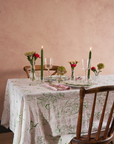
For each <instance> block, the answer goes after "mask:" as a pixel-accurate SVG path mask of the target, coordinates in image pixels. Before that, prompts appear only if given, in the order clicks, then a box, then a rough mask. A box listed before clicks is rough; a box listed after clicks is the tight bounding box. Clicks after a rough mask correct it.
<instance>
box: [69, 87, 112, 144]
mask: <svg viewBox="0 0 114 144" xmlns="http://www.w3.org/2000/svg"><path fill="white" fill-rule="evenodd" d="M110 91H114V85H113V86H101V87H97V88H91V89H85V88H84V87H81V88H80V107H79V114H78V122H77V128H76V129H77V131H76V137H74V138H73V139H72V140H71V141H70V144H110V143H111V144H113V143H114V115H113V113H114V95H113V99H112V101H113V102H112V103H113V104H112V106H111V111H110V114H109V117H108V120H107V124H106V128H105V130H104V131H103V132H102V133H101V128H102V123H103V119H104V114H105V109H106V105H107V100H108V97H109V92H110ZM98 92H106V96H105V97H106V98H105V102H104V106H103V109H102V113H101V117H100V120H99V126H98V130H97V132H96V133H95V134H92V124H93V119H94V110H95V103H96V97H97V93H98ZM92 93H94V94H95V95H94V100H93V106H92V111H91V117H90V123H89V128H88V134H87V135H85V136H81V126H82V113H83V101H84V97H85V96H86V94H92Z"/></svg>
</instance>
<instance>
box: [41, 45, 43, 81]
mask: <svg viewBox="0 0 114 144" xmlns="http://www.w3.org/2000/svg"><path fill="white" fill-rule="evenodd" d="M41 80H43V46H41Z"/></svg>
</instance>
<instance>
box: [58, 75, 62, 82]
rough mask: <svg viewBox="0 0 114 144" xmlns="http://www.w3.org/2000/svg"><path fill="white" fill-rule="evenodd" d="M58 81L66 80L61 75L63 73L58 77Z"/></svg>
mask: <svg viewBox="0 0 114 144" xmlns="http://www.w3.org/2000/svg"><path fill="white" fill-rule="evenodd" d="M57 81H58V83H61V82H63V81H64V79H63V78H62V76H61V75H59V77H58V79H57Z"/></svg>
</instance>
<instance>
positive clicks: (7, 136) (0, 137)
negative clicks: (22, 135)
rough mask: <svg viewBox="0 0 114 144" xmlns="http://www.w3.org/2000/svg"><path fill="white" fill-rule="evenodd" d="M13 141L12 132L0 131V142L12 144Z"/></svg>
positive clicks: (1, 143)
mask: <svg viewBox="0 0 114 144" xmlns="http://www.w3.org/2000/svg"><path fill="white" fill-rule="evenodd" d="M12 143H13V133H12V132H7V133H0V144H12Z"/></svg>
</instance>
